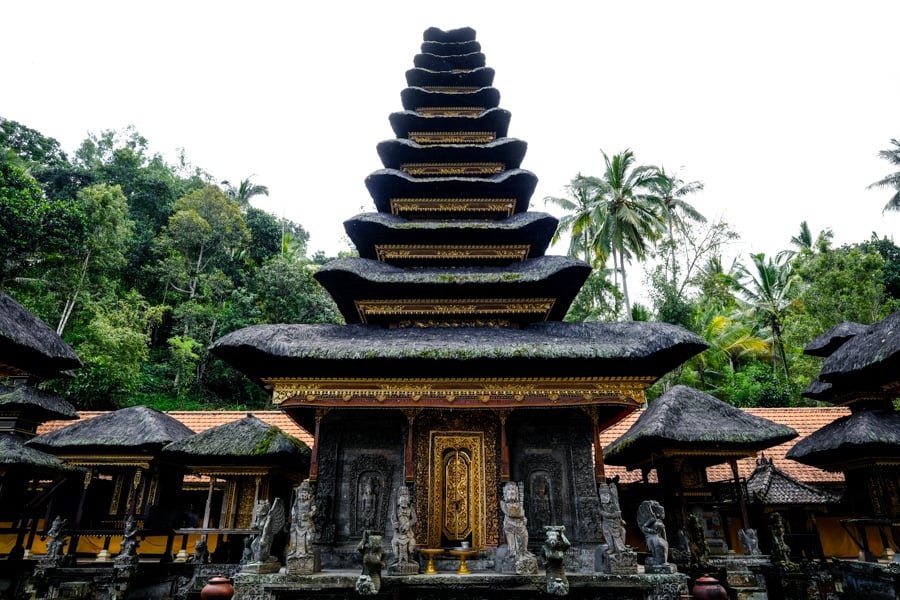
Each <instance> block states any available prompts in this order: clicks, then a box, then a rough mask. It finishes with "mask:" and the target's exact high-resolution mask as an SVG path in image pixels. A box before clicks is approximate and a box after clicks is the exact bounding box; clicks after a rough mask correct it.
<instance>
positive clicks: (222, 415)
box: [38, 410, 313, 448]
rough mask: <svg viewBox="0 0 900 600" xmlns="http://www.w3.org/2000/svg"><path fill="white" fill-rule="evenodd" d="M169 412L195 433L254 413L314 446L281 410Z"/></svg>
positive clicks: (54, 424) (55, 425)
mask: <svg viewBox="0 0 900 600" xmlns="http://www.w3.org/2000/svg"><path fill="white" fill-rule="evenodd" d="M106 412H107V411H99V410H83V411H80V412H79V413H78V417H79V419H90V418H92V417H97V416H99V415H103V414H106ZM167 414H168V415H169V416H171V417H174V418H176V419H178V420H179V421H181V422H182V423H184V424H185V425H186V426H187V427H188V428H190V429H192V430H193V431H194V433H200V432H201V431H206V430H207V429H209V428H210V427H216V426H218V425H224V424H225V423H231V422H232V421H237V420H239V419H243V418H244V417H245V416H247V415H248V414H252V415H253V416H254V417H256V418H258V419H260V420H262V421H265V422H266V423H268V424H269V425H274V426H276V427H278V428H279V429H280V430H282V431H283V432H285V433H287V434H288V435H292V436H294V437H295V438H297V439H298V440H300V441H301V442H303V443H304V444H306V445H307V446H309V447H310V448H312V443H313V438H312V435H311V434H310V433H309V432H307V431H306V430H305V429H303V428H301V427H300V426H299V425H297V423H295V422H294V421H293V420H291V418H290V417H289V416H288V415H287V413H284V412H282V411H280V410H251V411H238V410H228V411H225V410H221V411H212V410H210V411H206V410H197V411H191V410H173V411H170V412H168V413H167ZM72 423H73V422H72V421H47V422H46V423H43V424H42V425H40V426H39V427H38V435H40V434H42V433H47V432H48V431H55V430H56V429H59V428H60V427H65V426H66V425H71V424H72Z"/></svg>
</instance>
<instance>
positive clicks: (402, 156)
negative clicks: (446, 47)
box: [377, 88, 528, 170]
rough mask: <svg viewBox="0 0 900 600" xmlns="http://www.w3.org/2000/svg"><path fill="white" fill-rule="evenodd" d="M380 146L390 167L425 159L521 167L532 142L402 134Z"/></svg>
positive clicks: (427, 160) (505, 167)
mask: <svg viewBox="0 0 900 600" xmlns="http://www.w3.org/2000/svg"><path fill="white" fill-rule="evenodd" d="M489 89H490V88H489ZM445 95H446V94H445ZM377 149H378V156H379V158H381V163H382V164H383V165H384V167H385V168H386V169H403V167H404V165H408V164H422V163H501V164H503V165H504V169H507V170H508V169H518V168H519V165H521V164H522V159H523V158H525V152H526V150H527V149H528V144H527V143H525V142H524V141H522V140H517V139H515V138H509V137H505V138H501V139H499V140H494V141H493V142H488V143H487V144H428V145H422V144H417V143H416V142H414V141H412V140H408V139H401V138H398V139H393V140H385V141H383V142H380V143H379V144H378V146H377Z"/></svg>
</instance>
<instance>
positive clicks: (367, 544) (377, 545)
mask: <svg viewBox="0 0 900 600" xmlns="http://www.w3.org/2000/svg"><path fill="white" fill-rule="evenodd" d="M356 550H357V551H358V552H359V553H360V554H361V555H362V574H360V576H359V577H358V578H357V580H356V592H357V593H358V594H361V595H363V596H369V595H375V594H377V593H378V591H379V590H380V589H381V570H382V569H384V549H383V548H382V547H381V536H380V535H378V534H375V533H372V532H371V531H369V530H368V529H367V530H366V531H364V532H363V538H362V539H361V540H360V541H359V544H357V546H356Z"/></svg>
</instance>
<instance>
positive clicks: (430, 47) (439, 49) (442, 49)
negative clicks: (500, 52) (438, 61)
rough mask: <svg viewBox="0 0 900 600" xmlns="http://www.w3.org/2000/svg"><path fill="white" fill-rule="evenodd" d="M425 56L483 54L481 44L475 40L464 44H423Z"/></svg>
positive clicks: (429, 42) (430, 42)
mask: <svg viewBox="0 0 900 600" xmlns="http://www.w3.org/2000/svg"><path fill="white" fill-rule="evenodd" d="M421 48H422V53H423V54H435V55H437V56H454V55H456V54H471V53H472V52H481V44H479V43H478V42H476V41H475V40H466V41H464V42H435V41H431V40H429V41H427V42H422V46H421Z"/></svg>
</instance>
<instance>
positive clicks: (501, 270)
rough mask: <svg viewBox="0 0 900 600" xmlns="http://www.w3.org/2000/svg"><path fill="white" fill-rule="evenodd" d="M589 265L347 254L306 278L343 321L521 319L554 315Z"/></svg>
mask: <svg viewBox="0 0 900 600" xmlns="http://www.w3.org/2000/svg"><path fill="white" fill-rule="evenodd" d="M590 271H591V269H590V267H589V266H588V265H587V264H586V263H584V262H582V261H580V260H577V259H574V258H569V257H566V256H542V257H539V258H531V259H528V260H524V261H522V262H518V263H514V264H511V265H506V266H502V267H500V266H498V267H441V268H438V267H423V268H420V269H403V268H400V267H395V266H393V265H388V264H385V263H382V262H378V261H373V260H367V259H365V258H347V259H338V260H333V261H331V262H329V263H328V264H326V265H325V266H323V267H322V268H321V269H319V270H318V271H316V273H315V275H314V276H315V278H316V280H317V281H318V282H319V283H321V284H322V286H323V287H324V288H325V289H326V290H327V291H328V293H329V294H331V297H332V298H333V299H334V301H335V303H336V304H337V306H338V309H339V310H340V311H341V314H342V315H343V317H344V320H345V321H346V322H347V323H382V324H386V323H394V322H397V321H407V320H412V321H416V322H424V321H428V320H440V321H450V320H456V321H458V322H460V323H466V322H471V321H484V322H489V321H501V320H508V321H510V322H512V323H528V322H535V321H561V320H562V318H563V317H564V316H565V315H566V311H567V310H568V309H569V305H570V304H571V303H572V300H573V299H574V298H575V295H576V294H577V293H578V290H579V289H581V286H582V284H584V281H585V280H586V279H587V276H588V275H589V274H590ZM445 333H446V332H445ZM447 337H449V336H447Z"/></svg>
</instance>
